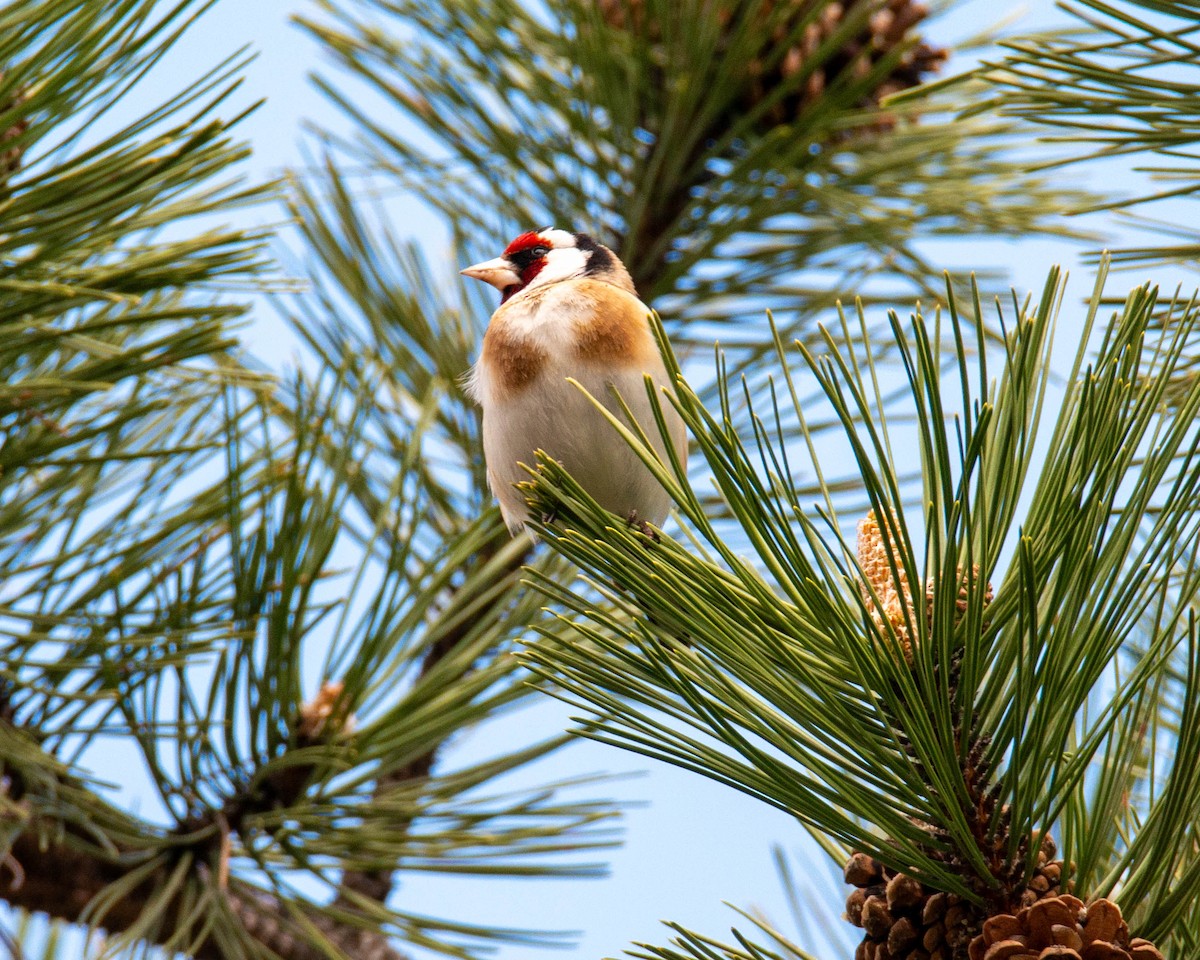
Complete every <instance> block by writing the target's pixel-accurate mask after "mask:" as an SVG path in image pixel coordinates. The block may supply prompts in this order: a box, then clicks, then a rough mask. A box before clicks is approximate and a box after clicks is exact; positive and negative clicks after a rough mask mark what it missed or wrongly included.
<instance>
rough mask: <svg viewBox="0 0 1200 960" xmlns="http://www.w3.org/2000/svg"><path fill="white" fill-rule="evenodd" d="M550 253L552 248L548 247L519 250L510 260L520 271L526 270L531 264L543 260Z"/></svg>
mask: <svg viewBox="0 0 1200 960" xmlns="http://www.w3.org/2000/svg"><path fill="white" fill-rule="evenodd" d="M549 252H550V248H549V247H546V246H537V247H527V248H526V249H524V250H519V251H517V252H516V253H514V254H511V255H510V256H509V258H508V259H509V260H511V261H512V262H513V263H514V264H516V266H517V268H518V269H520V270H524V269H525V268H526V267H528V266H529V265H530V264H532V263H536V262H537V261H538V260H541V259H542V257H544V256H545V255H546V254H548V253H549Z"/></svg>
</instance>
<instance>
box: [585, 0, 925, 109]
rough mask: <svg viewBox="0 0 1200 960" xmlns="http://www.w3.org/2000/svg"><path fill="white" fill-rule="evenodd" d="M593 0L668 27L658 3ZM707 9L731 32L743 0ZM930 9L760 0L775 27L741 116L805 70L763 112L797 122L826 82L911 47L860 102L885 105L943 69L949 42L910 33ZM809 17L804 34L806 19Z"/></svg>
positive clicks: (616, 17)
mask: <svg viewBox="0 0 1200 960" xmlns="http://www.w3.org/2000/svg"><path fill="white" fill-rule="evenodd" d="M594 2H595V3H596V6H597V8H598V9H599V12H600V15H601V16H602V17H603V18H604V20H605V21H606V22H607V23H608V24H609V26H611V27H613V28H615V29H618V30H626V31H630V32H632V33H637V34H641V35H643V36H645V37H646V38H648V39H649V40H650V41H651V42H652V43H659V42H660V41H661V39H662V36H663V31H662V27H661V26H660V24H659V23H657V22H656V21H655V19H654V17H653V11H652V10H648V9H647V4H646V2H645V0H594ZM867 4H870V5H871V7H872V8H874V12H873V13H871V14H870V15H869V16H868V17H867V18H866V20H865V22H863V23H862V24H861V26H860V27H859V28H858V29H857V30H855V31H854V32H853V33H852V34H850V35H849V36H847V37H845V38H844V39H843V40H842V42H841V46H840V47H839V48H838V49H837V50H834V51H833V52H832V53H831V54H827V55H826V56H824V57H822V59H821V62H820V63H819V64H817V65H815V66H813V60H814V58H815V56H816V54H817V52H818V50H819V48H820V47H821V46H822V45H823V44H825V42H826V41H827V40H829V38H831V37H833V36H834V35H835V34H836V33H837V32H838V31H839V30H841V29H843V26H844V24H845V21H846V20H847V19H848V18H851V17H855V16H859V15H861V14H860V11H862V9H863V6H865V5H867ZM781 6H782V8H783V12H782V13H781V12H780V7H781ZM816 6H819V7H820V12H819V13H817V15H816V16H815V17H812V12H813V9H814V7H816ZM708 9H710V10H711V11H712V13H711V15H712V16H713V17H714V19H715V20H716V21H717V23H718V24H719V25H720V26H721V28H722V29H723V30H724V31H726V32H729V33H731V32H732V31H733V30H734V29H735V28H736V25H735V24H734V15H735V13H736V11H737V5H736V0H717V2H715V3H714V4H712V5H710V7H709V8H708ZM928 15H929V8H928V7H926V6H925V5H924V4H923V3H919V2H915V0H842V2H829V0H761V2H760V4H759V9H758V17H759V20H760V22H761V23H762V24H763V27H764V28H765V27H767V25H768V24H770V25H771V26H770V30H769V33H768V32H767V31H766V30H760V31H759V32H760V33H762V34H763V35H764V41H763V46H762V49H761V51H760V52H759V54H758V55H757V56H752V57H750V58H749V60H748V62H746V64H745V72H746V77H747V83H746V89H745V91H744V93H743V95H742V96H741V98H740V100H739V101H738V103H737V104H736V105H735V108H734V109H735V111H736V116H744V115H745V114H746V113H747V112H749V111H751V110H754V109H755V108H757V107H759V106H760V105H761V104H762V103H763V101H764V100H766V99H767V98H768V97H771V96H772V95H773V94H774V92H775V91H776V90H777V89H778V88H779V86H780V85H782V84H784V83H787V82H788V81H789V80H790V79H791V78H793V77H795V76H797V74H801V73H804V74H806V79H805V80H804V81H803V83H802V84H801V85H800V86H799V87H797V88H796V89H794V90H792V92H791V93H789V95H788V96H786V97H782V98H780V99H778V100H777V101H776V102H775V103H773V104H772V106H771V107H770V109H769V110H767V111H766V115H765V116H764V117H763V120H762V126H763V128H765V129H770V128H772V127H775V126H778V125H780V124H783V123H790V122H792V121H794V120H795V119H796V118H797V117H798V116H800V115H801V114H803V113H804V111H805V110H807V109H808V108H809V107H811V106H812V105H813V104H814V103H815V102H816V101H817V100H819V99H820V97H821V95H822V94H823V93H824V92H825V89H826V88H827V87H828V86H830V85H831V84H832V83H833V82H834V81H835V80H837V79H838V78H839V77H841V76H843V75H847V74H848V75H849V76H851V77H856V78H863V77H866V76H869V75H870V74H871V72H872V70H873V69H874V68H875V66H876V65H877V64H878V63H879V62H880V61H881V60H884V59H885V58H891V57H892V56H893V55H894V54H895V51H896V49H897V48H899V47H904V48H906V49H905V50H904V53H903V54H901V55H900V57H899V58H898V59H897V60H896V62H895V64H894V65H893V67H892V69H891V71H890V72H889V73H888V74H887V75H886V76H883V77H880V78H879V80H878V81H877V83H876V85H875V86H874V88H873V89H871V90H870V91H868V92H867V93H865V94H864V96H863V97H862V99H861V101H860V102H859V104H858V106H861V107H866V106H873V105H878V104H879V102H880V100H882V99H883V98H884V97H886V96H889V95H890V94H893V93H897V92H898V91H900V90H906V89H908V88H909V87H913V86H916V85H917V84H919V83H921V82H922V81H923V80H925V79H926V77H928V76H929V75H930V74H931V73H934V72H935V71H937V70H938V69H939V68H940V67H941V65H942V63H943V62H944V61H945V59H946V57H947V52H946V51H945V50H944V49H942V48H939V47H932V46H930V45H929V44H928V43H925V42H924V41H917V42H916V43H913V42H912V40H911V37H912V34H913V32H914V30H915V28H916V26H917V25H918V24H919V23H920V22H921V21H922V20H924V19H925V18H926V17H927V16H928ZM810 17H811V19H810V20H809V22H808V23H807V25H806V26H805V27H804V28H803V29H802V30H800V31H799V33H798V34H797V33H796V28H797V26H798V25H799V24H800V22H801V21H802V20H804V19H806V18H810ZM793 35H795V36H794V39H793V40H791V45H790V46H789V47H788V48H787V49H786V50H783V51H781V50H780V49H779V47H780V44H782V43H784V42H785V41H787V39H788V38H789V37H792V36H793ZM893 124H894V119H892V118H890V117H884V118H881V119H880V120H879V122H878V123H877V124H875V126H876V127H877V128H882V129H887V128H888V127H890V126H892V125H893Z"/></svg>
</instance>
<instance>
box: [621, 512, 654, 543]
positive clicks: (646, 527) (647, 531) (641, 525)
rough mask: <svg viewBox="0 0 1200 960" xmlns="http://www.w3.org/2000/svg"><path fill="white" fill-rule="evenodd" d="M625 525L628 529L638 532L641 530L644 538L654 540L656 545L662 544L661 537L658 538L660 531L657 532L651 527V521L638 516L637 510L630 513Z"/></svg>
mask: <svg viewBox="0 0 1200 960" xmlns="http://www.w3.org/2000/svg"><path fill="white" fill-rule="evenodd" d="M625 525H626V526H627V527H632V528H634V529H636V530H640V531H641V533H642V536H644V537H648V538H649V539H651V540H653V541H654V542H655V543H660V542H661V541H660V539H659V536H658V531H657V530H655V529H654V527H652V526H651V525H650V521H649V520H643V519H642V518H641V517H640V516H638V512H637V511H636V510H630V511H629V514H628V516H626V517H625Z"/></svg>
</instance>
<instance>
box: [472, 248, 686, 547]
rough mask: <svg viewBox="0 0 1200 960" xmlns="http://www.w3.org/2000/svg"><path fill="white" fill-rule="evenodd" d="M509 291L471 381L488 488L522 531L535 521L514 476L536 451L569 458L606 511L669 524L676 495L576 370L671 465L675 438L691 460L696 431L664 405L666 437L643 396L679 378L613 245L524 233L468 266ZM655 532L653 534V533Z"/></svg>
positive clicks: (523, 475)
mask: <svg viewBox="0 0 1200 960" xmlns="http://www.w3.org/2000/svg"><path fill="white" fill-rule="evenodd" d="M462 274H463V275H464V276H467V277H472V278H474V279H476V280H482V281H483V282H484V283H489V284H491V285H492V286H493V287H495V288H496V289H498V290H499V291H500V305H499V307H497V308H496V311H495V313H493V314H492V317H491V320H490V321H489V322H488V326H487V330H486V332H485V333H484V337H483V346H482V349H481V350H480V354H479V358H478V360H477V361H476V363H475V365H474V367H473V368H472V370H471V373H470V375H469V377H468V381H467V387H468V390H469V392H470V394H471V395H472V396H473V397H474V399H475V401H476V402H477V403H478V404H479V405H480V406H481V407H482V411H483V454H484V460H485V462H486V465H487V478H488V485H489V486H490V488H491V490H492V493H493V495H494V496H495V497H496V499H497V500H498V501H499V504H500V513H501V515H502V517H503V519H504V522H505V524H506V525H507V526H508V529H509V531H510V533H512V534H513V535H514V536H515V535H517V534H519V533H520V532H521V531H522V530H523V529H524V528H525V524H526V522H527V521H528V520H529V519H530V513H529V505H528V504H527V502H526V500H525V497H524V496H523V495H522V494H521V492H520V490H518V489H517V488H516V486H515V485H516V484H517V483H518V482H521V481H526V480H529V478H530V475H529V472H528V470H527V469H526V468H525V467H523V466H522V464H525V465H530V466H532V465H534V464H535V463H536V457H535V456H534V452H535V451H537V450H543V451H545V453H546V454H547V455H548V456H550V457H553V458H554V459H555V460H557V461H558V462H560V463H561V464H562V465H563V467H564V468H565V469H566V470H567V472H568V473H570V474H571V476H572V477H574V478H575V479H576V480H577V481H578V482H579V483H580V484H581V485H582V486H583V488H584V489H585V490H586V491H587V492H588V493H589V494H590V495H591V496H592V497H593V498H594V499H595V500H596V501H597V502H598V503H599V504H600V505H601V506H602V507H604V508H605V509H606V510H609V511H611V512H612V513H615V514H618V515H619V516H622V517H624V518H625V519H626V520H627V521H628V522H629V523H630V524H631V525H638V526H640V527H641V528H642V530H643V532H646V533H652V531H651V528H649V527H648V526H647V524H653V525H654V526H656V527H661V526H662V524H663V522H664V521H665V520H666V518H667V515H668V513H669V512H670V507H671V499H670V496H669V494H668V493H667V492H666V491H665V490H664V489H663V487H662V486H661V485H660V484H659V482H658V481H657V480H656V479H655V477H654V475H653V474H652V473H651V472H650V470H649V469H647V467H646V465H645V464H644V463H643V462H642V461H641V460H640V459H639V458H638V456H637V454H636V453H635V452H634V450H633V448H632V447H630V446H629V444H628V443H626V442H625V440H624V439H623V438H622V437H621V435H620V434H619V433H618V432H617V431H616V430H615V429H613V426H612V424H610V423H609V422H607V421H606V420H605V418H604V416H603V415H602V414H601V413H600V411H599V410H597V409H596V407H595V405H594V404H593V403H592V401H591V400H590V399H589V398H588V397H587V396H586V395H585V394H584V393H582V392H581V391H580V390H579V388H578V387H576V386H575V385H574V384H572V383H571V382H569V379H573V380H575V381H576V382H578V383H579V384H580V385H581V386H582V387H584V389H586V390H587V392H588V393H589V394H591V396H592V397H594V398H595V399H596V400H597V401H599V402H600V403H602V404H603V405H604V406H605V407H606V408H607V409H608V410H609V411H611V412H612V413H613V414H614V415H616V416H617V417H619V418H621V419H623V420H625V421H626V423H628V418H627V417H625V415H624V413H623V412H622V410H621V407H620V405H619V403H618V402H617V400H616V398H615V397H614V396H613V391H614V390H615V391H616V392H617V394H619V395H620V397H621V399H622V400H624V402H625V404H626V405H627V406H628V407H629V410H630V412H631V413H632V414H633V418H634V419H635V420H636V421H637V423H638V424H639V425H640V426H641V428H642V430H643V432H644V433H645V434H646V435H647V437H648V438H649V439H650V441H651V443H652V444H653V446H654V449H655V451H656V452H657V453H658V456H659V458H660V459H662V461H663V462H664V463H670V460H669V458H668V456H667V446H666V444H667V443H670V445H671V446H672V447H673V448H674V450H675V452H676V453H677V455H678V456H679V458H680V461H681V462H684V463H686V460H687V431H686V428H685V426H684V423H683V420H682V418H681V417H680V416H679V414H678V413H677V412H676V410H675V409H674V407H672V406H671V404H669V403H665V402H664V403H661V404H660V406H661V409H662V411H663V417H664V420H665V423H666V426H667V432H668V435H669V436H668V440H667V441H666V442H664V440H663V437H662V434H661V432H660V431H659V429H658V425H657V423H656V421H655V418H654V413H653V408H652V407H651V404H650V400H649V398H648V397H647V394H646V386H645V376H646V375H647V374H648V375H649V376H650V377H651V378H652V380H653V382H654V384H655V385H656V386H658V387H660V388H661V387H662V386H665V385H667V384H668V383H669V382H670V381H669V378H668V376H667V371H666V367H665V366H664V364H663V360H662V357H661V356H660V355H659V351H658V346H657V344H656V342H655V338H654V335H653V333H652V331H651V327H650V308H649V307H647V306H646V304H644V303H643V302H642V301H641V300H640V299H639V298H638V295H637V291H636V290H635V289H634V285H633V280H632V279H631V278H630V276H629V271H628V270H627V269H626V268H625V265H624V264H623V263H622V262H621V261H620V259H619V258H618V257H617V255H616V254H615V253H613V251H612V250H610V249H609V248H608V247H606V246H604V245H603V244H602V243H599V242H597V241H596V240H594V239H593V238H592V237H590V236H589V235H587V234H585V233H571V232H569V231H567V230H559V229H557V228H553V227H547V228H546V229H543V230H534V231H529V232H527V233H522V234H521V235H520V236H518V237H516V238H515V239H514V240H513V241H512V242H511V243H509V244H508V246H507V247H505V248H504V252H503V253H502V254H501V255H500V256H498V257H496V258H495V259H492V260H487V261H485V262H483V263H476V264H474V265H472V266H469V267H467V268H466V269H464V270H463V271H462ZM654 535H655V536H657V535H656V534H654Z"/></svg>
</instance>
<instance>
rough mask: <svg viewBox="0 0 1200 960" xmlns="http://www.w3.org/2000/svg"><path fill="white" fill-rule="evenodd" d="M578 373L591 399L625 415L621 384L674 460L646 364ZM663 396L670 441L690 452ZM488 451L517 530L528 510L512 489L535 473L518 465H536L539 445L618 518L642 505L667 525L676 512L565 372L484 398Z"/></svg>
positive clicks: (643, 514)
mask: <svg viewBox="0 0 1200 960" xmlns="http://www.w3.org/2000/svg"><path fill="white" fill-rule="evenodd" d="M646 372H648V373H650V374H651V375H652V376H653V377H654V378H655V380H656V382H657V383H659V384H662V383H663V382H664V381H665V379H666V375H665V370H663V368H662V366H661V363H659V365H658V369H656V370H651V371H646ZM575 377H576V379H577V380H578V381H579V382H580V383H581V384H582V385H583V386H584V387H586V388H587V390H588V392H589V393H591V394H592V396H593V397H595V398H596V399H597V400H599V401H600V402H602V403H603V404H604V405H605V406H606V407H607V408H608V409H609V410H611V411H612V412H613V413H615V414H617V415H618V416H622V417H623V414H622V412H621V408H620V406H619V404H618V403H617V401H616V399H615V398H614V397H613V395H612V387H615V388H616V390H617V391H618V392H619V393H620V395H621V397H622V398H623V399H624V401H625V403H626V405H627V406H628V407H629V408H630V409H631V410H632V411H633V414H634V418H635V419H636V421H637V422H638V424H639V425H640V426H641V428H642V430H643V431H644V432H645V434H646V435H647V436H648V437H649V438H650V439H651V441H652V442H653V444H654V447H655V449H656V450H657V451H658V454H659V456H660V457H661V458H662V459H663V461H664V462H666V463H669V459H668V457H667V454H666V450H665V446H664V444H663V441H662V438H661V437H660V436H659V433H658V427H657V424H656V423H655V420H654V414H653V411H652V409H651V407H650V401H649V400H648V398H647V397H646V387H645V381H644V379H643V372H642V371H641V370H633V369H630V370H628V371H623V372H619V373H616V374H613V373H611V372H609V373H608V375H607V376H605V375H603V374H600V373H598V372H595V371H586V370H580V371H578V372H576V373H575ZM610 384H611V385H612V387H610ZM661 402H662V405H663V407H664V410H663V412H664V414H665V415H666V418H667V422H668V424H669V425H670V427H671V435H672V436H671V442H672V443H673V445H674V446H675V448H676V449H677V450H682V451H684V452H685V451H686V436H685V434H684V428H683V423H682V421H681V420H680V419H679V417H678V415H677V414H676V413H675V411H674V409H673V408H672V407H671V406H670V404H669V403H668V402H667V401H666V399H665V398H663V399H662V401H661ZM483 449H484V455H485V456H486V458H487V465H488V476H489V479H490V481H491V484H492V491H493V493H495V495H496V499H497V500H499V501H500V509H501V512H502V513H503V515H504V520H505V522H506V523H507V524H508V526H509V527H510V529H513V530H516V529H519V528H520V527H521V526H522V525H523V524H524V522H525V519H526V515H527V507H526V504H525V500H524V498H523V497H522V496H521V494H520V492H519V491H518V490H516V489H514V487H513V484H515V483H518V482H520V481H524V480H528V479H530V476H529V473H528V472H527V471H526V470H524V469H523V468H522V467H521V466H520V465H519V464H521V463H525V464H528V465H530V466H534V465H535V464H536V458H535V456H534V451H535V450H539V449H540V450H545V451H546V453H547V454H549V455H550V456H551V457H553V458H554V459H555V460H558V461H559V462H560V463H562V465H563V466H564V467H565V468H566V470H567V472H568V473H570V474H571V476H573V477H574V478H575V479H576V480H577V481H579V483H580V484H581V485H582V486H583V488H584V489H585V490H587V491H588V493H589V494H591V495H592V496H593V497H594V498H595V499H596V501H597V502H598V503H599V504H600V505H601V506H602V507H604V508H605V509H606V510H610V511H611V512H613V513H615V514H617V515H618V516H622V517H626V516H628V515H629V514H630V513H632V512H634V511H636V512H637V514H638V516H639V517H640V518H641V519H643V520H649V521H650V522H651V523H653V524H655V525H661V524H662V523H663V521H664V520H665V519H666V517H667V513H668V511H669V510H670V498H669V497H668V496H667V494H666V491H664V490H663V489H662V487H660V486H659V484H658V481H656V480H655V479H654V476H653V474H651V473H650V471H649V470H647V469H646V466H645V465H644V464H643V463H642V461H641V460H640V459H639V458H638V456H637V454H636V453H634V451H633V449H632V448H631V447H630V446H629V445H628V444H627V443H626V442H625V441H624V440H623V439H622V438H621V436H620V434H618V433H617V431H616V430H615V429H614V428H613V426H612V425H611V424H610V423H609V422H608V421H607V420H606V419H605V418H604V416H603V415H602V414H601V413H600V412H599V411H598V410H597V409H596V408H595V406H594V405H593V404H592V401H591V400H590V399H588V397H587V396H585V395H584V394H583V393H582V392H581V391H580V390H579V388H578V387H576V386H574V385H573V384H570V383H568V382H567V381H566V380H565V379H564V378H562V377H561V376H554V377H552V376H550V375H549V374H543V375H542V376H541V377H540V378H539V379H538V381H537V382H536V383H534V384H532V385H531V386H530V387H529V388H528V389H526V390H524V391H522V392H521V393H520V394H519V395H517V396H516V397H510V398H506V399H505V400H504V401H503V402H502V403H498V404H485V406H484V414H483ZM685 455H686V454H685Z"/></svg>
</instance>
